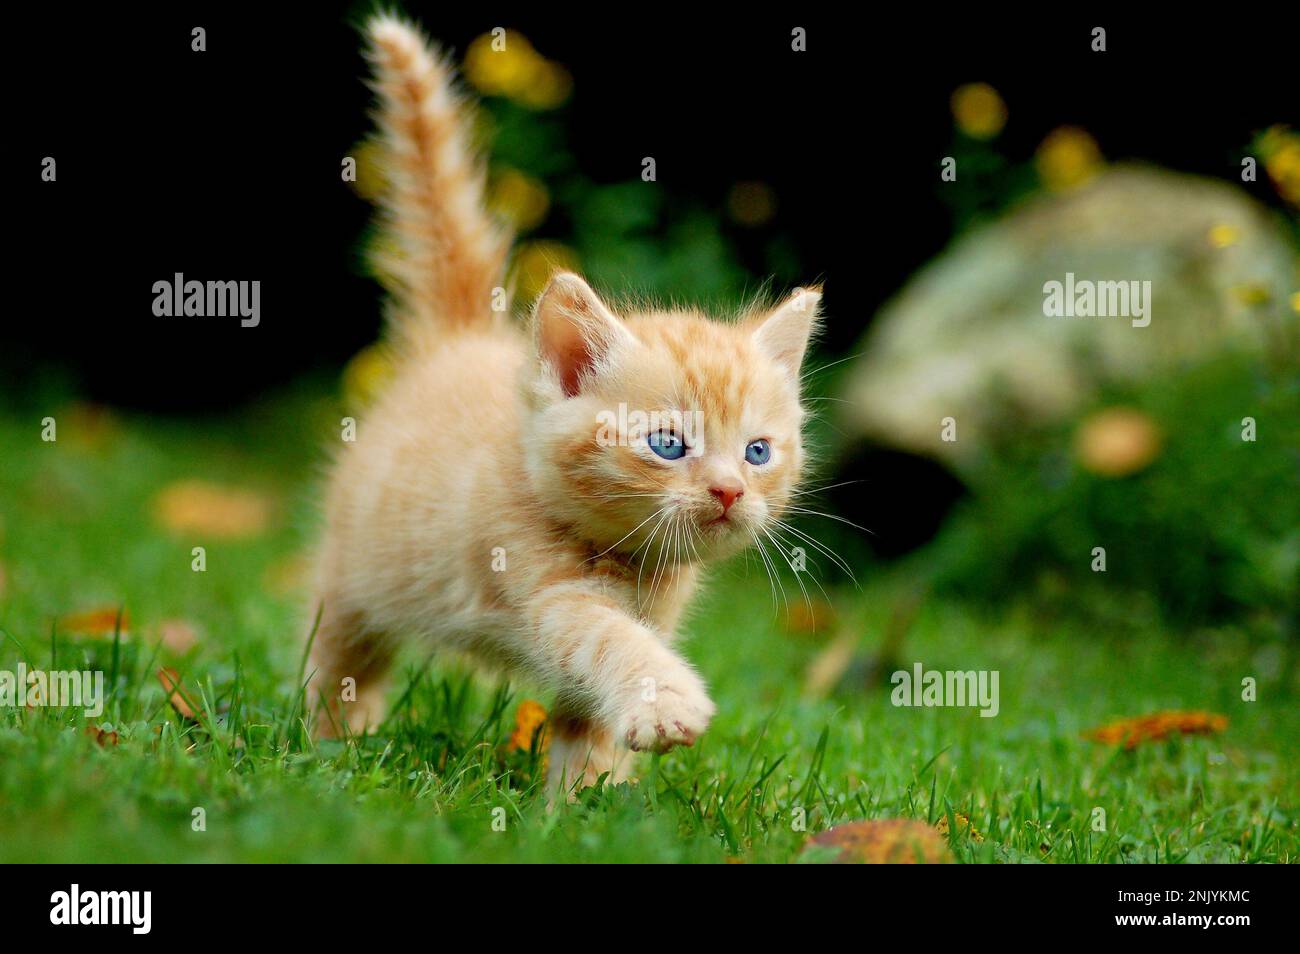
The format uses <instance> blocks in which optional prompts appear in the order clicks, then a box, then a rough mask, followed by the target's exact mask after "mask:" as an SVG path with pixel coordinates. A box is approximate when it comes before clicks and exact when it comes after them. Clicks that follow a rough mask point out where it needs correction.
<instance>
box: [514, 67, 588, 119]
mask: <svg viewBox="0 0 1300 954" xmlns="http://www.w3.org/2000/svg"><path fill="white" fill-rule="evenodd" d="M572 92H573V77H572V76H571V75H570V74H569V71H568V70H566V69H565V68H564V67H563V66H561V65H560V64H559V63H555V62H553V61H551V60H541V61H540V62H539V63H537V65H536V68H535V69H534V71H533V75H532V77H531V78H530V80H529V83H528V85H526V86H524V87H523V88H522V89H520V90H519V91H518V92H516V93H515V96H514V98H515V100H517V101H518V102H520V103H522V104H523V105H525V106H527V107H529V108H530V109H554V108H555V107H557V106H561V105H563V104H564V102H565V100H567V99H568V98H569V95H570V94H571V93H572Z"/></svg>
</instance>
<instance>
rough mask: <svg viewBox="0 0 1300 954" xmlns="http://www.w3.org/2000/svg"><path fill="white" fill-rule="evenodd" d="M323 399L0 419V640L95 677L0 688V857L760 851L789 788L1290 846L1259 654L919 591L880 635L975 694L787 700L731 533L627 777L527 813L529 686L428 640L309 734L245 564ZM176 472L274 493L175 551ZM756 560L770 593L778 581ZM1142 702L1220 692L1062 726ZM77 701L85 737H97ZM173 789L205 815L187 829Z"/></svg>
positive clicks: (283, 551)
mask: <svg viewBox="0 0 1300 954" xmlns="http://www.w3.org/2000/svg"><path fill="white" fill-rule="evenodd" d="M1260 417H1261V420H1264V419H1266V418H1265V415H1264V414H1261V415H1260ZM337 419H338V411H337V409H336V408H335V407H333V406H332V405H331V404H330V402H328V401H321V400H320V399H318V398H317V397H315V396H313V395H310V394H309V395H305V396H299V397H294V398H292V399H288V400H279V401H272V402H268V403H267V404H265V405H263V406H262V407H261V408H260V409H259V411H258V413H257V414H254V415H250V414H248V413H247V412H245V413H242V414H239V415H236V416H232V417H230V418H228V419H214V420H208V421H206V422H205V424H204V426H203V428H201V429H199V428H196V427H193V426H184V425H178V424H175V423H168V422H161V421H154V420H149V419H147V418H128V419H124V420H121V421H120V427H119V429H118V432H117V436H116V437H115V438H114V439H112V440H110V441H107V442H105V443H104V444H103V445H102V446H97V447H83V446H81V445H79V444H77V443H76V442H75V441H74V440H73V438H74V437H75V435H74V434H73V433H70V432H67V431H65V430H64V429H63V428H61V429H60V439H59V443H58V444H56V445H50V444H44V443H42V442H40V441H39V440H38V438H37V436H36V435H37V434H38V433H39V429H38V428H36V427H34V425H33V422H32V420H30V419H29V418H28V417H26V416H24V417H21V418H19V417H3V416H0V444H2V445H3V446H4V447H5V448H6V457H5V466H4V467H3V468H0V521H2V523H3V526H4V531H5V532H4V537H3V541H0V564H2V565H3V567H4V570H5V574H6V580H7V583H6V593H5V596H4V597H3V600H2V601H0V629H3V631H4V634H3V635H0V669H8V670H13V669H14V668H15V667H16V665H17V663H18V662H19V661H20V660H22V661H25V662H26V663H27V664H28V665H29V666H41V667H49V666H50V664H51V653H53V654H54V655H53V662H54V664H56V665H57V666H58V667H60V668H65V669H82V668H91V669H94V668H102V669H103V670H104V671H105V672H106V674H107V675H106V679H107V682H108V687H109V690H110V695H109V699H108V704H107V708H106V710H105V712H104V714H103V715H102V716H101V717H99V718H98V719H94V720H88V719H87V718H86V717H85V716H84V715H83V713H82V712H81V710H79V709H72V710H64V709H54V708H30V709H15V708H12V707H3V708H0V765H2V766H3V771H0V860H3V861H7V862H8V861H109V860H112V861H119V862H120V861H229V860H240V861H313V862H319V861H452V860H455V861H506V860H513V861H705V862H718V861H723V860H725V859H728V858H742V859H744V860H748V861H753V862H785V861H789V860H793V859H796V858H799V857H800V853H801V851H802V850H803V845H804V842H805V839H806V835H807V833H805V832H804V831H800V830H798V826H797V825H796V819H797V818H798V817H799V810H800V809H802V811H803V813H804V814H805V815H806V818H807V826H806V827H807V832H809V833H810V832H814V831H818V830H821V829H824V828H826V827H829V826H831V825H833V824H836V823H838V822H842V821H848V820H853V819H862V818H886V817H907V818H915V819H919V820H922V821H926V822H931V823H934V822H937V821H938V820H939V819H940V818H941V817H943V816H945V815H946V814H947V813H948V812H949V811H956V812H961V813H962V814H964V815H966V816H968V817H969V818H970V819H971V821H972V822H973V824H974V827H975V828H976V830H977V831H979V832H980V833H981V834H982V835H983V837H984V841H982V842H976V841H973V840H967V839H964V838H954V839H953V841H952V847H953V851H954V854H955V855H956V857H957V859H958V860H960V861H967V862H972V861H1005V862H1018V861H1048V862H1055V861H1069V862H1074V861H1083V862H1120V861H1183V860H1190V861H1197V860H1205V861H1223V862H1237V861H1277V862H1294V861H1295V860H1297V857H1300V855H1298V850H1300V838H1298V837H1297V827H1296V810H1297V806H1296V804H1295V793H1296V791H1297V790H1300V786H1298V785H1297V782H1298V780H1297V777H1296V772H1297V768H1296V765H1295V762H1294V760H1293V759H1290V758H1288V757H1287V755H1288V753H1289V751H1290V748H1291V746H1292V740H1293V739H1294V738H1295V737H1296V736H1297V734H1300V721H1298V720H1300V708H1297V707H1296V706H1295V705H1294V704H1293V702H1292V701H1291V700H1292V697H1291V695H1290V692H1291V690H1290V688H1289V682H1288V681H1287V679H1286V677H1284V676H1281V675H1278V674H1276V673H1275V674H1274V675H1273V676H1271V677H1270V676H1268V675H1267V674H1266V673H1263V672H1260V673H1259V675H1260V700H1261V701H1260V702H1258V703H1244V702H1242V701H1241V699H1240V698H1239V691H1240V690H1239V687H1238V685H1237V679H1236V676H1235V675H1234V676H1233V677H1231V678H1224V677H1223V676H1222V675H1221V674H1222V673H1225V672H1228V673H1233V674H1237V673H1242V672H1250V671H1258V670H1257V669H1256V668H1254V667H1253V666H1252V662H1251V660H1252V657H1251V652H1252V650H1251V648H1250V647H1249V646H1247V645H1245V644H1243V643H1240V642H1231V641H1228V642H1215V643H1207V644H1206V645H1204V646H1198V647H1196V648H1195V649H1189V647H1188V646H1187V645H1186V644H1185V642H1184V641H1183V640H1182V639H1180V638H1178V637H1177V636H1175V635H1174V634H1172V633H1171V632H1170V631H1168V630H1167V629H1165V628H1163V627H1162V626H1161V625H1160V624H1158V623H1156V622H1152V623H1150V624H1149V625H1146V626H1145V628H1144V629H1142V631H1141V632H1140V633H1139V634H1138V637H1139V638H1138V639H1136V640H1132V641H1129V640H1123V641H1120V640H1107V639H1105V638H1104V637H1098V635H1097V634H1096V633H1094V632H1089V631H1088V630H1087V628H1086V627H1083V626H1080V625H1078V624H1074V623H1069V622H1065V623H1052V624H1051V625H1044V624H1043V623H1041V622H1040V621H1038V620H1036V619H1035V618H1033V617H1030V616H1024V615H1023V614H1021V613H1019V612H1017V611H1014V610H1013V611H1009V612H1004V613H1002V614H1000V619H999V621H998V622H997V623H996V624H989V623H986V622H983V621H981V620H979V619H977V618H975V617H974V616H973V615H972V614H971V613H970V612H969V610H968V609H967V608H966V607H965V606H963V605H962V604H961V603H959V602H955V601H950V600H933V601H931V602H929V603H927V604H925V605H923V606H922V608H921V611H920V613H919V615H918V616H917V617H916V619H915V621H914V623H912V625H911V627H910V629H909V630H908V632H907V636H906V643H905V647H904V651H905V658H906V660H908V662H910V661H912V660H916V661H921V662H923V663H924V665H925V666H926V667H927V668H941V669H985V668H987V669H996V670H1000V671H1001V673H1002V680H1001V707H1000V714H999V715H998V716H997V717H996V718H992V719H985V718H980V717H979V715H978V714H977V713H976V712H975V711H973V710H969V709H911V708H895V707H894V706H892V705H891V704H890V701H889V696H888V691H887V689H884V688H881V687H878V686H874V685H865V684H858V685H850V686H847V687H845V688H844V690H843V691H842V692H841V693H840V694H839V695H837V696H835V697H833V698H831V699H825V700H822V699H809V698H805V697H804V696H802V694H801V691H800V688H799V687H800V686H801V685H802V683H803V680H804V673H805V671H806V669H807V667H808V666H809V663H810V662H811V660H812V659H813V658H814V657H815V656H816V655H817V654H818V653H819V652H820V651H821V650H822V646H821V644H819V643H818V642H816V641H815V640H813V639H811V638H809V637H807V636H794V635H792V634H791V633H790V632H788V631H787V629H786V628H785V626H784V625H783V623H782V616H783V614H784V612H785V610H784V606H783V605H782V604H780V603H779V598H778V606H779V607H780V608H779V609H778V610H775V611H774V608H773V602H772V601H771V600H770V599H769V594H768V592H767V586H768V582H767V578H766V575H765V574H764V572H763V571H762V570H761V569H759V567H758V566H757V564H756V563H754V562H753V561H749V562H748V563H745V562H737V563H736V564H734V565H733V566H731V567H728V568H724V569H723V571H722V572H720V573H719V574H717V579H716V580H715V582H714V585H713V587H712V588H711V589H710V591H709V592H708V595H707V598H706V599H705V601H704V603H703V605H702V606H701V607H700V610H699V612H698V613H696V614H693V616H692V619H691V623H690V626H689V632H690V639H689V640H688V641H687V644H686V652H687V654H688V655H689V656H690V657H691V658H692V659H693V660H694V661H695V662H696V663H697V664H698V666H699V667H700V669H701V671H702V672H703V673H704V674H705V676H706V678H707V679H708V680H709V683H710V685H711V687H712V691H713V693H714V697H715V699H716V700H717V702H718V703H719V715H718V717H717V719H716V721H715V723H714V725H713V726H712V727H711V729H710V731H709V732H708V733H707V734H706V735H705V737H704V738H703V739H701V740H700V741H699V742H698V743H697V745H696V746H695V747H694V748H691V749H688V750H678V751H675V752H672V753H669V754H667V755H665V756H663V757H661V758H658V759H651V758H644V759H643V760H642V761H641V763H640V765H639V775H640V783H639V784H638V785H626V786H620V787H618V788H614V789H609V790H606V791H603V792H596V791H590V792H587V793H585V794H584V795H583V796H582V798H581V799H579V800H578V802H577V803H575V804H573V805H565V806H561V807H560V808H559V809H558V810H556V811H553V812H550V811H547V808H546V805H545V798H544V797H543V795H542V793H541V791H540V788H539V780H540V778H541V759H540V757H539V755H538V753H536V752H533V751H528V752H525V751H508V750H507V749H506V747H505V744H504V743H505V741H506V739H507V737H508V736H509V735H510V733H511V731H512V729H513V727H514V726H513V720H514V710H515V707H516V705H517V704H518V702H519V701H520V700H521V699H524V698H537V699H540V700H541V701H542V702H543V703H544V704H545V703H549V701H550V700H549V699H547V697H546V696H545V695H544V694H542V693H541V691H540V690H539V689H538V688H537V687H535V686H528V685H510V686H507V685H505V684H503V683H500V682H496V681H494V680H491V679H487V678H484V677H482V676H478V675H471V674H470V673H468V672H466V671H464V670H463V669H461V668H459V667H457V666H456V665H455V664H454V663H451V662H449V661H446V660H438V661H435V662H434V664H433V666H432V667H431V668H427V669H426V668H424V666H423V661H424V660H423V658H422V657H418V656H417V657H414V658H412V660H411V661H410V665H409V667H408V668H406V669H405V670H404V671H405V678H404V680H402V681H401V682H400V683H399V685H398V686H397V687H396V688H395V691H394V693H393V702H394V704H395V708H394V712H393V715H392V717H391V718H390V719H389V720H388V721H387V722H386V723H385V725H384V726H383V727H382V728H381V730H380V731H379V732H378V733H377V734H376V735H373V736H369V737H365V738H361V739H352V740H348V741H340V742H328V743H316V742H313V741H312V740H311V739H310V738H309V736H308V735H307V733H306V732H305V731H304V727H303V725H302V721H301V718H300V716H301V712H302V699H301V692H300V685H299V683H298V681H297V680H298V678H299V667H300V665H301V659H302V646H303V640H304V639H305V636H306V633H307V631H308V629H309V628H310V622H309V616H310V614H309V613H308V612H307V611H306V608H305V607H304V606H303V605H302V602H301V600H300V598H298V597H295V596H292V595H284V594H281V593H278V592H277V591H276V590H274V589H269V588H268V587H267V586H266V585H265V583H264V580H265V579H266V578H267V574H268V571H270V570H273V569H274V568H275V567H277V566H279V565H280V564H281V563H282V562H283V561H284V560H285V559H286V558H290V557H292V556H293V555H294V554H296V553H298V552H299V550H300V548H301V546H302V544H303V541H302V538H301V531H300V528H301V527H302V526H304V525H306V521H305V519H304V518H305V515H306V513H307V512H308V511H309V504H310V501H311V497H312V491H313V488H312V486H311V482H310V480H309V479H308V478H307V477H306V476H305V475H307V474H309V473H310V471H311V467H310V463H311V461H312V460H314V459H315V454H316V452H315V450H314V448H315V447H316V446H317V444H318V440H317V438H318V437H319V436H320V435H323V434H325V433H326V432H327V430H329V429H330V428H332V427H333V426H334V425H335V424H336V422H337ZM304 422H310V423H308V424H307V426H304ZM198 474H201V475H203V476H204V477H205V478H207V479H210V480H218V481H226V482H234V483H240V482H243V481H247V480H248V479H249V477H248V475H250V474H257V475H259V478H258V480H259V482H262V483H263V484H264V487H265V489H267V490H268V491H273V492H277V493H280V494H283V495H284V496H285V497H286V499H287V500H289V501H292V505H291V506H289V507H288V508H287V509H288V512H289V513H291V514H297V517H296V518H289V519H285V520H283V521H282V522H280V523H279V524H277V525H275V526H273V527H272V528H270V529H269V530H268V532H267V533H265V534H263V535H261V536H258V537H256V538H252V539H249V540H245V541H229V542H224V543H220V544H218V543H216V542H213V543H212V544H211V546H210V547H209V550H208V561H207V566H208V569H207V572H206V573H201V574H200V573H194V572H192V571H191V569H190V546H191V545H192V543H193V541H191V540H189V539H179V538H176V537H173V536H172V535H170V534H168V533H167V532H165V531H163V530H162V529H161V528H159V527H158V526H157V525H156V524H155V523H154V522H153V519H152V516H151V505H150V502H151V500H152V498H153V496H154V494H156V493H157V491H158V490H159V489H161V488H162V487H164V486H166V484H167V483H168V482H170V481H172V480H176V479H180V478H186V477H193V476H195V475H198ZM866 586H867V589H866V591H865V592H862V593H839V594H833V596H835V597H836V598H837V599H839V600H840V601H841V606H842V608H843V612H842V615H843V617H844V618H845V619H846V620H851V622H850V623H848V624H847V625H850V626H852V627H855V628H856V630H857V631H858V632H860V633H861V634H862V637H863V646H864V648H870V646H872V645H873V644H874V643H875V642H876V640H877V639H878V636H879V634H880V633H882V632H883V631H884V630H885V629H886V627H887V626H889V625H890V623H889V621H890V620H891V619H892V618H893V617H894V615H895V606H896V605H897V604H898V602H899V600H900V598H901V594H902V593H904V592H906V591H907V589H908V585H907V581H906V580H901V581H900V580H892V579H890V578H886V577H881V578H878V579H873V580H871V581H869V582H868V583H867V584H866ZM785 589H786V591H787V593H788V595H789V599H790V600H791V601H792V602H793V601H794V600H795V599H797V598H798V597H797V596H796V594H797V592H798V590H797V587H796V586H794V585H793V584H792V581H790V580H786V581H785ZM95 605H125V606H126V608H127V610H128V612H129V614H130V618H131V627H130V632H129V634H128V636H127V637H126V638H125V639H124V640H123V641H122V642H121V644H120V645H116V646H115V645H114V643H113V641H112V640H94V639H89V638H84V637H75V636H73V635H70V634H66V633H64V632H62V630H59V629H55V631H54V638H53V640H51V621H52V620H54V619H55V618H57V617H59V616H62V615H63V614H65V613H67V612H71V611H75V610H81V609H85V608H87V607H88V606H95ZM167 618H183V619H187V620H189V621H191V622H192V623H193V624H194V625H195V626H196V628H198V629H199V630H200V632H201V635H202V639H201V641H200V643H199V645H198V646H197V647H196V648H195V649H193V650H191V651H189V652H188V653H186V654H184V655H180V656H177V655H175V654H173V653H171V652H170V651H169V650H166V649H159V648H156V646H155V643H156V637H155V635H154V630H153V627H154V626H155V625H156V623H157V622H158V621H159V620H162V619H167ZM1135 646H1140V647H1141V652H1135V651H1134V647H1135ZM159 665H168V666H173V667H175V668H176V669H177V670H178V671H179V672H180V674H181V677H182V678H183V680H184V684H185V686H187V687H188V689H189V691H190V695H191V696H192V697H193V698H194V700H195V702H196V703H197V707H198V709H199V717H198V718H197V719H196V720H184V719H182V718H181V717H180V716H179V715H177V714H176V713H175V712H174V711H173V710H172V708H171V707H170V706H169V705H168V704H167V702H166V699H165V695H164V692H163V689H162V686H161V685H160V684H159V682H158V680H157V678H156V677H155V671H156V669H157V667H158V666H159ZM1161 708H1207V709H1212V710H1214V711H1219V712H1223V713H1225V714H1227V715H1228V716H1229V719H1230V725H1229V729H1228V731H1227V734H1225V735H1224V736H1221V737H1212V738H1188V739H1178V740H1173V741H1170V742H1167V743H1159V744H1153V745H1150V746H1146V747H1143V748H1141V749H1139V750H1138V751H1136V752H1123V751H1120V750H1115V749H1112V748H1109V747H1106V746H1101V745H1099V744H1096V743H1092V742H1087V741H1085V740H1084V739H1082V738H1081V732H1082V731H1083V730H1085V729H1087V728H1089V727H1091V726H1094V725H1097V724H1099V723H1102V722H1105V721H1108V720H1110V719H1112V718H1114V717H1116V716H1125V715H1133V714H1137V713H1142V712H1148V711H1152V710H1154V709H1161ZM91 723H93V724H94V725H95V726H97V727H100V728H107V729H111V730H112V731H116V732H117V733H118V741H117V743H116V744H115V745H114V744H109V745H104V746H101V745H97V744H96V742H95V741H94V740H93V739H92V738H91V737H89V735H88V734H87V732H86V727H87V725H88V724H91ZM1097 807H1101V808H1103V809H1104V810H1105V812H1106V816H1107V829H1106V831H1104V832H1102V831H1097V830H1094V827H1093V817H1094V809H1095V808H1097ZM195 808H203V809H204V812H205V815H206V830H205V831H195V830H194V828H193V824H194V814H193V812H194V809H195ZM498 817H502V818H504V820H505V830H504V831H498V830H495V829H494V827H493V821H494V819H496V818H498Z"/></svg>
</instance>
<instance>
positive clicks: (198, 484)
mask: <svg viewBox="0 0 1300 954" xmlns="http://www.w3.org/2000/svg"><path fill="white" fill-rule="evenodd" d="M274 510H275V506H274V502H273V501H272V499H271V498H270V497H269V496H267V495H266V494H263V493H260V492H258V491H255V490H246V489H243V488H239V487H227V486H222V485H220V484H210V483H208V482H206V481H202V480H181V481H176V482H175V483H172V484H169V485H168V486H167V487H165V488H163V490H162V491H161V492H160V493H159V494H158V496H157V497H156V498H155V499H154V516H155V517H156V519H157V520H158V522H159V523H161V524H162V525H163V526H164V527H166V528H167V529H168V530H171V531H172V532H174V533H192V534H201V535H203V536H207V537H215V538H219V539H230V540H233V539H240V538H243V537H251V536H256V535H257V534H259V533H261V532H262V531H264V530H265V529H266V528H267V526H268V525H269V524H270V522H271V515H272V513H273V512H274Z"/></svg>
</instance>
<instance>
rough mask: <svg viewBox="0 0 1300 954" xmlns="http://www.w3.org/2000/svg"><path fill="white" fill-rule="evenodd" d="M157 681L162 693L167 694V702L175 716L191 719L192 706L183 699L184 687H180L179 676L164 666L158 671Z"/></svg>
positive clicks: (192, 715) (192, 713)
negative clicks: (160, 685) (160, 684)
mask: <svg viewBox="0 0 1300 954" xmlns="http://www.w3.org/2000/svg"><path fill="white" fill-rule="evenodd" d="M158 681H159V682H161V683H162V687H163V691H164V692H166V693H167V701H168V702H170V703H171V705H172V708H173V709H175V710H176V713H177V715H179V716H180V717H181V718H183V719H193V718H194V706H193V705H192V704H191V703H190V701H189V700H188V699H186V697H185V687H184V686H182V685H181V677H180V674H179V673H178V672H177V671H176V670H175V669H169V668H168V667H166V666H164V667H163V668H162V669H159V670H158Z"/></svg>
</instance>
